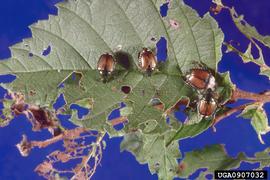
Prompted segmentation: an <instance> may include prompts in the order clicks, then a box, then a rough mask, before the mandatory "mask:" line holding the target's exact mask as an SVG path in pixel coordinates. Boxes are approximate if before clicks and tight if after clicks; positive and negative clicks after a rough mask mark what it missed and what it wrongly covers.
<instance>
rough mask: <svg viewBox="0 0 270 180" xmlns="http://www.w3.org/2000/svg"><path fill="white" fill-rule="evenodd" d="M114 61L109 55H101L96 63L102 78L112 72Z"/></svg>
mask: <svg viewBox="0 0 270 180" xmlns="http://www.w3.org/2000/svg"><path fill="white" fill-rule="evenodd" d="M114 68H115V60H114V58H113V56H112V55H110V54H109V53H106V54H102V55H101V56H100V58H99V60H98V63H97V69H98V71H99V73H100V74H101V75H102V76H103V77H108V76H109V75H111V73H112V72H113V71H114Z"/></svg>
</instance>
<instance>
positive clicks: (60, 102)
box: [53, 94, 66, 110]
mask: <svg viewBox="0 0 270 180" xmlns="http://www.w3.org/2000/svg"><path fill="white" fill-rule="evenodd" d="M64 105H66V100H65V97H64V94H60V96H58V98H57V99H56V101H55V103H54V104H53V108H54V109H55V110H58V109H59V108H61V107H63V106H64Z"/></svg>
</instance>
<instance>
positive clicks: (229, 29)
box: [0, 0, 270, 180]
mask: <svg viewBox="0 0 270 180" xmlns="http://www.w3.org/2000/svg"><path fill="white" fill-rule="evenodd" d="M56 2H57V1H56V0H50V1H49V0H27V1H26V0H1V2H0V59H4V58H8V57H9V56H10V51H9V49H8V47H9V46H11V45H13V44H15V43H17V42H19V41H21V40H22V39H23V38H26V37H30V36H31V32H30V30H29V28H28V26H29V25H30V24H32V23H34V22H36V21H37V20H39V19H46V18H47V17H48V14H55V13H56V11H57V10H56V8H55V7H54V3H56ZM224 2H225V4H228V5H233V6H235V8H236V10H237V12H238V13H239V14H245V19H246V20H247V21H248V22H249V23H250V24H252V25H254V26H255V27H256V28H257V29H258V31H259V32H260V33H261V34H263V35H266V34H270V25H269V18H270V11H269V9H270V2H269V0H260V1H250V0H238V1H234V0H227V1H224ZM186 3H187V4H189V5H191V6H192V7H193V8H194V9H196V10H197V11H198V12H199V14H200V15H203V14H204V13H206V12H207V11H208V10H209V7H210V6H211V0H197V1H196V0H186ZM215 18H216V19H217V21H218V22H219V25H220V26H221V28H222V30H223V31H224V33H225V41H229V40H232V39H233V40H237V41H238V42H240V43H241V45H240V49H242V50H244V49H245V47H246V46H247V43H248V41H247V39H246V38H245V37H244V36H243V35H241V34H240V32H239V31H238V30H237V29H236V27H235V26H234V25H233V23H232V21H231V18H230V16H229V14H228V12H225V11H224V12H222V13H221V14H219V15H217V16H215ZM160 45H161V47H164V43H161V44H160ZM264 50H265V51H268V52H265V51H264V55H265V58H266V60H267V63H268V65H269V64H270V60H269V57H270V53H269V50H268V49H264ZM161 56H162V55H161ZM227 70H229V71H230V72H231V79H232V81H233V82H234V83H235V84H236V85H237V87H238V88H241V89H243V90H247V91H252V92H261V91H263V90H266V89H268V90H269V89H270V83H269V80H268V79H267V78H266V77H264V76H259V75H258V72H259V68H258V67H257V66H255V65H254V64H252V63H248V64H243V63H242V61H241V60H240V58H239V57H237V56H236V55H234V54H225V55H224V56H223V59H222V61H221V62H220V63H219V71H220V72H225V71H227ZM10 79H11V78H10V77H0V82H7V81H9V80H10ZM3 92H4V91H3V89H2V88H0V98H2V97H3ZM242 102H243V101H242ZM265 109H266V111H267V113H268V116H269V113H270V105H269V104H268V105H266V106H265ZM65 122H66V121H65ZM66 124H67V125H68V126H69V127H72V125H71V124H69V123H66ZM24 133H25V134H27V135H28V137H29V138H30V139H34V140H42V139H46V138H49V137H50V134H49V133H48V132H46V131H42V132H39V133H33V132H32V131H31V125H30V123H29V122H28V121H27V120H26V119H25V118H23V117H20V118H16V119H15V120H14V121H12V122H11V124H10V125H9V126H8V127H5V128H1V129H0V179H8V180H9V179H31V178H32V179H42V178H41V177H39V176H38V175H37V174H35V173H34V172H33V170H34V168H35V167H36V165H37V164H39V163H40V162H42V161H43V160H44V158H45V156H46V155H47V154H49V153H50V152H52V151H53V150H55V149H56V148H57V147H60V146H61V143H58V144H55V145H52V146H50V147H48V148H46V149H34V150H33V151H32V153H31V154H30V156H29V157H26V158H23V157H21V156H20V154H19V152H18V151H17V149H16V148H15V144H16V143H18V142H19V141H20V140H21V135H22V134H24ZM263 139H264V140H265V142H266V144H265V145H262V144H260V142H259V141H258V139H257V135H256V133H255V131H254V130H253V129H252V127H251V125H250V121H249V120H244V119H241V118H236V117H235V116H232V117H230V118H227V119H226V120H223V121H222V122H221V123H220V124H218V125H217V132H216V133H214V132H212V130H211V129H209V130H208V131H206V132H204V133H203V134H201V135H199V136H197V137H195V138H192V139H186V140H183V141H181V142H180V148H181V151H182V152H187V151H191V150H193V149H194V148H201V147H203V146H205V145H210V144H217V143H222V144H225V148H226V150H227V152H228V153H229V154H230V155H232V156H236V155H237V154H238V152H240V151H244V152H246V154H248V155H249V156H252V155H254V153H255V152H257V151H261V150H263V149H265V148H266V147H268V146H269V145H270V135H265V136H264V137H263ZM106 140H107V148H106V150H105V151H104V154H103V159H102V166H101V167H99V168H98V170H97V172H96V174H95V176H94V179H130V180H133V179H134V180H135V179H138V178H143V179H157V176H156V175H154V176H152V175H151V174H150V173H149V171H148V167H147V165H139V164H138V163H137V162H136V160H135V158H134V157H133V156H132V155H131V154H130V153H128V152H123V153H120V149H119V144H120V141H121V139H120V138H118V139H111V140H109V139H108V137H106ZM194 163H195V162H194ZM250 167H256V166H255V165H249V164H246V163H245V164H243V165H242V166H241V169H249V168H250ZM192 177H193V178H194V177H196V174H194V175H193V176H192Z"/></svg>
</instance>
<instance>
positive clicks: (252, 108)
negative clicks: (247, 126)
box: [239, 104, 270, 144]
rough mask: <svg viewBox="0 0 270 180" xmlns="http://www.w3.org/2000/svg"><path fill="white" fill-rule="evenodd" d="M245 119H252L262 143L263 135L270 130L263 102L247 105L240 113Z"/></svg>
mask: <svg viewBox="0 0 270 180" xmlns="http://www.w3.org/2000/svg"><path fill="white" fill-rule="evenodd" d="M239 116H241V117H243V118H245V119H251V125H252V127H253V128H254V129H255V131H256V132H257V134H258V138H259V140H260V142H261V143H262V144H264V141H263V140H262V137H261V135H264V134H266V133H268V132H269V131H270V126H269V124H268V118H267V115H266V113H265V111H264V109H263V108H262V105H261V104H252V105H249V106H247V107H246V108H245V109H244V110H243V112H242V113H241V114H240V115H239Z"/></svg>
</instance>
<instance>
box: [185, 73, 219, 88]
mask: <svg viewBox="0 0 270 180" xmlns="http://www.w3.org/2000/svg"><path fill="white" fill-rule="evenodd" d="M185 81H186V83H187V84H189V85H190V86H192V87H193V88H195V89H197V90H207V89H211V90H214V89H215V86H216V80H215V77H214V76H213V75H212V74H211V73H210V72H209V71H208V70H205V69H200V68H198V69H191V71H190V72H189V73H188V74H187V75H186V76H185Z"/></svg>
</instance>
